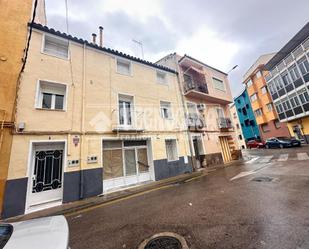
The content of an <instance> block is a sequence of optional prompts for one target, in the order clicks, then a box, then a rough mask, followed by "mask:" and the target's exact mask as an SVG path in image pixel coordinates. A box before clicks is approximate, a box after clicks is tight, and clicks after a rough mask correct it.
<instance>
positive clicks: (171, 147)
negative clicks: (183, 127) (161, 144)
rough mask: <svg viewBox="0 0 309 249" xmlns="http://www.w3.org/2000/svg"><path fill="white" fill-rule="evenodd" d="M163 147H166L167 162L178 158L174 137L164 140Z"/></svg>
mask: <svg viewBox="0 0 309 249" xmlns="http://www.w3.org/2000/svg"><path fill="white" fill-rule="evenodd" d="M165 148H166V156H167V161H168V162H170V161H177V160H178V152H177V144H176V139H167V140H165Z"/></svg>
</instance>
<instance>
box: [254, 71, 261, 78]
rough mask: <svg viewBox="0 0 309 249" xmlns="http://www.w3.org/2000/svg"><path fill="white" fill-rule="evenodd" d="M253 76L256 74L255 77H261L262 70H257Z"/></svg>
mask: <svg viewBox="0 0 309 249" xmlns="http://www.w3.org/2000/svg"><path fill="white" fill-rule="evenodd" d="M255 76H256V78H257V79H259V78H261V77H262V72H261V71H257V73H256V74H255Z"/></svg>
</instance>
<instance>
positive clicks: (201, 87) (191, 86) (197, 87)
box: [184, 81, 208, 94]
mask: <svg viewBox="0 0 309 249" xmlns="http://www.w3.org/2000/svg"><path fill="white" fill-rule="evenodd" d="M184 89H185V93H187V92H189V91H192V90H193V91H198V92H201V93H206V94H208V87H207V84H205V83H201V82H195V81H185V82H184Z"/></svg>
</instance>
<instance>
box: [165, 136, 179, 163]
mask: <svg viewBox="0 0 309 249" xmlns="http://www.w3.org/2000/svg"><path fill="white" fill-rule="evenodd" d="M167 141H174V142H175V155H176V157H177V159H173V160H169V158H168V152H167V146H166V142H167ZM164 145H165V153H166V160H167V162H176V161H179V154H178V143H177V139H176V138H166V139H165V140H164Z"/></svg>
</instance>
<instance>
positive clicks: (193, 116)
mask: <svg viewBox="0 0 309 249" xmlns="http://www.w3.org/2000/svg"><path fill="white" fill-rule="evenodd" d="M187 126H188V129H189V130H191V131H199V130H203V128H206V122H205V119H204V117H203V116H202V115H201V114H197V113H189V114H188V116H187Z"/></svg>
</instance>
